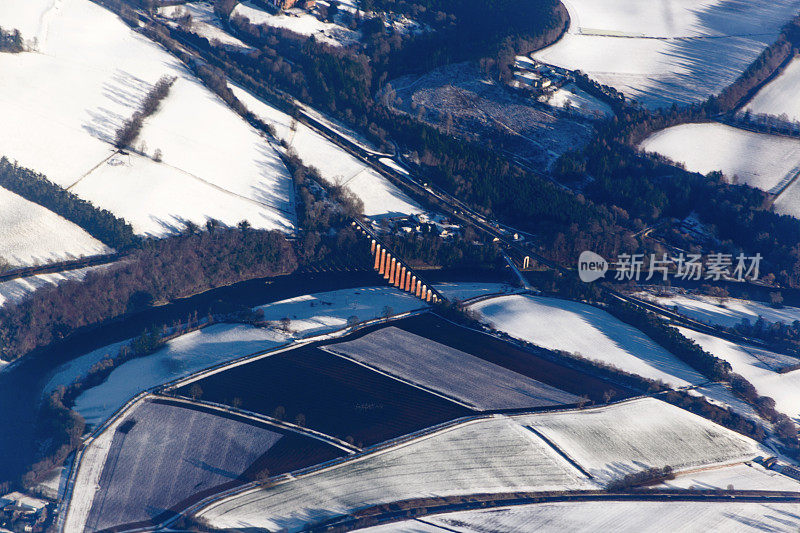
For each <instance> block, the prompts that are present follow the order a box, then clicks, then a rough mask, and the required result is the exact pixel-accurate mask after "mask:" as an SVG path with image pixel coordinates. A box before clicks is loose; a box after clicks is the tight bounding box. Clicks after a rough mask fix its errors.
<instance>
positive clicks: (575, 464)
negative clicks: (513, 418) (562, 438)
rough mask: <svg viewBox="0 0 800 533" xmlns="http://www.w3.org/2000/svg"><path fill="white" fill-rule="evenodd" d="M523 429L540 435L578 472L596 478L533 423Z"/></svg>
mask: <svg viewBox="0 0 800 533" xmlns="http://www.w3.org/2000/svg"><path fill="white" fill-rule="evenodd" d="M520 425H522V424H520ZM522 428H523V429H526V430H528V431H529V432H530V433H533V434H534V435H535V436H537V437H539V439H541V440H542V442H544V443H545V444H547V445H548V446H550V448H552V449H553V451H554V452H556V453H557V454H558V455H559V456H561V457H562V458H563V459H564V460H565V461H567V462H568V463H569V464H570V465H571V466H572V467H574V468H575V469H576V470H577V471H578V472H580V473H581V474H583V475H584V476H586V477H587V478H589V479H594V476H593V475H592V474H590V473H589V472H588V471H587V470H586V469H585V468H583V467H582V466H581V465H580V463H579V462H578V461H576V460H575V459H574V458H572V457H571V456H570V455H569V454H568V453H567V452H566V451H564V450H562V449H561V448H560V447H559V446H558V445H557V444H556V443H555V442H553V441H551V440H550V439H549V438H547V437H545V436H544V434H542V432H540V431H539V430H537V429H536V428H534V427H533V426H531V425H522Z"/></svg>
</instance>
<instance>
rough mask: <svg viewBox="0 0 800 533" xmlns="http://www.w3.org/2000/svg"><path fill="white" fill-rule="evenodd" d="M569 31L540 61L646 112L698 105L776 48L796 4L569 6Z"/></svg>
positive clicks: (581, 0)
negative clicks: (577, 74) (578, 74)
mask: <svg viewBox="0 0 800 533" xmlns="http://www.w3.org/2000/svg"><path fill="white" fill-rule="evenodd" d="M564 5H565V6H566V7H567V10H568V11H569V14H570V27H569V30H568V32H567V33H566V34H565V35H564V36H563V37H562V38H561V39H560V40H559V41H558V42H556V43H555V44H553V45H552V46H550V47H548V48H545V49H543V50H540V51H539V52H537V53H536V54H535V57H536V58H537V59H539V60H541V61H544V62H546V63H551V64H555V65H558V66H561V67H565V68H569V69H574V70H581V71H583V72H585V73H587V74H589V76H590V77H592V78H594V79H596V80H597V81H599V82H600V83H603V84H606V85H611V86H613V87H616V88H617V89H619V90H621V91H622V92H623V93H625V95H626V96H630V97H633V98H635V99H637V100H639V101H641V102H642V103H644V104H645V105H646V106H648V107H664V106H669V105H671V103H672V102H677V103H678V104H688V103H694V102H699V101H701V100H703V99H705V98H707V97H708V96H710V95H712V94H716V93H719V92H720V90H721V89H722V88H724V87H725V86H727V85H729V84H730V83H732V82H733V81H734V80H735V79H736V78H737V77H738V76H739V74H741V73H742V72H743V71H744V69H745V68H746V67H747V66H748V65H749V64H750V63H751V62H752V61H753V60H754V59H755V58H756V57H758V55H759V54H760V53H761V51H762V50H763V49H764V48H765V47H766V46H768V45H769V44H772V42H774V41H775V40H776V38H777V36H778V32H779V30H780V28H781V26H783V24H784V23H786V21H788V20H789V19H791V18H792V17H793V16H795V15H796V11H797V9H798V7H800V2H798V1H797V0H776V1H767V0H755V1H752V2H747V3H745V2H729V1H725V0H704V1H702V2H696V1H693V0H679V1H676V2H666V3H665V2H640V1H638V0H565V1H564Z"/></svg>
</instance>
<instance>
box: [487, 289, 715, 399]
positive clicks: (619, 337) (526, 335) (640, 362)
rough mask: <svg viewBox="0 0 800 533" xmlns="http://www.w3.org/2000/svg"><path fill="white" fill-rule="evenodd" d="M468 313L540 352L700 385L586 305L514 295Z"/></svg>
mask: <svg viewBox="0 0 800 533" xmlns="http://www.w3.org/2000/svg"><path fill="white" fill-rule="evenodd" d="M472 309H474V310H476V311H478V312H479V313H480V314H481V315H482V316H483V318H484V319H485V320H486V321H487V322H489V323H491V324H492V325H493V326H494V327H495V328H497V329H498V330H500V331H504V332H506V333H508V334H509V335H511V336H513V337H517V338H518V339H522V340H526V341H529V342H532V343H533V344H536V345H538V346H541V347H543V348H548V349H551V350H563V351H566V352H570V353H578V354H580V355H582V356H583V357H588V358H589V359H594V360H597V361H602V362H604V363H607V364H611V365H614V366H616V367H618V368H621V369H622V370H625V371H626V372H632V373H635V374H639V375H641V376H644V377H647V378H651V379H660V380H663V381H664V382H666V383H668V384H670V385H672V386H676V387H681V386H685V385H688V384H690V383H694V384H697V383H701V382H703V381H705V379H704V378H703V377H702V376H701V375H700V374H699V373H697V372H696V371H695V370H693V369H692V368H690V367H689V366H687V365H686V364H685V363H683V362H682V361H680V360H678V359H677V358H676V357H675V356H673V355H672V354H671V353H669V352H667V351H666V350H665V349H664V348H662V347H661V346H659V345H658V344H656V343H655V342H653V341H652V340H651V339H650V338H648V337H647V336H645V335H644V334H643V333H641V332H640V331H638V330H637V329H635V328H633V327H631V326H628V325H627V324H624V323H622V322H620V321H619V320H617V319H616V318H614V317H613V316H611V315H609V314H608V313H606V312H605V311H602V310H600V309H598V308H596V307H592V306H590V305H585V304H581V303H577V302H571V301H568V300H560V299H556V298H545V297H539V296H522V295H516V296H503V297H500V298H493V299H490V300H484V301H482V302H479V303H477V304H475V305H473V306H472Z"/></svg>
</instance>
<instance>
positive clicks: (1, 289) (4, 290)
mask: <svg viewBox="0 0 800 533" xmlns="http://www.w3.org/2000/svg"><path fill="white" fill-rule="evenodd" d="M104 268H107V267H106V266H95V267H86V268H79V269H77V270H68V271H66V272H55V273H53V274H39V275H37V276H30V277H27V278H18V279H13V280H11V281H4V282H2V283H0V307H2V306H3V305H9V304H15V303H18V302H20V301H22V300H23V299H25V297H27V296H28V295H30V294H32V293H33V292H34V291H36V290H37V289H41V288H42V287H47V286H48V285H58V284H59V283H61V282H62V281H67V280H76V281H81V280H83V278H85V277H86V274H88V273H89V272H91V271H93V270H99V269H104Z"/></svg>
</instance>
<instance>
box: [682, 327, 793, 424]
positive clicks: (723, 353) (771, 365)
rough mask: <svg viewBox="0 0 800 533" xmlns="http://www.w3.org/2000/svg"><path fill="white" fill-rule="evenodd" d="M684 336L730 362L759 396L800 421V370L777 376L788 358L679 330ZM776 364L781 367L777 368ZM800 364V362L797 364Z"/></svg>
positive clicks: (701, 334) (691, 331)
mask: <svg viewBox="0 0 800 533" xmlns="http://www.w3.org/2000/svg"><path fill="white" fill-rule="evenodd" d="M680 330H681V333H682V334H683V335H685V336H686V337H688V338H690V339H692V340H693V341H695V342H696V343H697V344H699V345H700V347H701V348H703V349H704V350H706V351H708V352H710V353H711V354H713V355H716V356H717V357H719V358H721V359H724V360H726V361H728V362H729V363H730V364H731V367H733V371H734V372H736V373H737V374H741V375H742V376H744V377H745V378H746V379H747V380H748V381H749V382H750V383H752V384H753V386H754V387H755V388H756V390H757V391H758V393H759V394H760V395H762V396H769V397H770V398H772V399H773V400H775V408H776V409H777V410H778V411H781V412H783V413H785V414H787V415H789V416H790V417H792V418H794V419H795V420H797V421H800V394H798V391H800V370H793V371H792V372H787V373H785V374H781V373H778V372H776V368H780V366H782V365H780V362H786V359H787V358H786V357H785V356H781V355H779V354H773V353H771V352H768V351H766V350H761V349H759V348H755V347H752V346H746V345H742V344H734V343H732V342H730V341H726V340H724V339H720V338H718V337H712V336H711V335H706V334H704V333H698V332H696V331H693V330H689V329H686V328H680ZM776 362H777V363H778V364H777V365H776ZM795 362H797V360H795Z"/></svg>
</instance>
